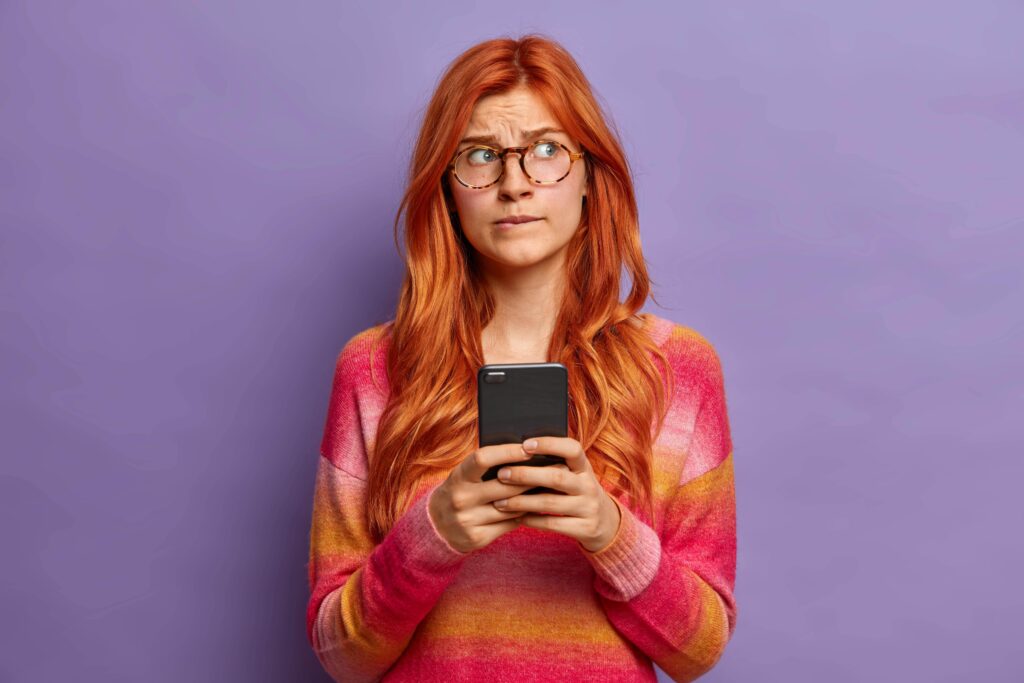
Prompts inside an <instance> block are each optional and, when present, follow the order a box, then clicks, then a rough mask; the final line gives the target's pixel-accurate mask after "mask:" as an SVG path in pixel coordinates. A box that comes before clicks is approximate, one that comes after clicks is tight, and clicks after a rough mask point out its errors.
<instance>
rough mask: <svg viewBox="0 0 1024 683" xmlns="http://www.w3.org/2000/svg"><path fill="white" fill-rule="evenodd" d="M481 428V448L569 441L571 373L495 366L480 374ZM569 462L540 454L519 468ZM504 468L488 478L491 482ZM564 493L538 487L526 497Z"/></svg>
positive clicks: (558, 367) (555, 367) (553, 367)
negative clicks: (539, 438)
mask: <svg viewBox="0 0 1024 683" xmlns="http://www.w3.org/2000/svg"><path fill="white" fill-rule="evenodd" d="M476 379H477V394H476V397H477V400H476V405H477V423H478V425H479V428H480V445H481V446H493V445H495V444H503V443H522V442H523V441H526V440H527V439H529V438H530V437H532V436H562V437H564V436H568V428H569V425H568V423H569V371H568V370H567V369H566V367H565V366H564V365H562V364H561V363H492V364H490V365H484V366H483V367H481V368H480V369H479V370H478V371H477V374H476ZM564 462H565V458H562V457H560V456H557V455H548V454H546V453H535V454H534V455H533V457H531V458H530V459H529V460H524V461H521V462H515V463H513V464H514V465H529V466H533V467H544V466H546V465H557V464H559V463H564ZM503 466H504V465H495V466H494V467H491V468H488V470H487V471H486V472H484V474H483V477H482V479H483V480H484V481H487V480H489V479H494V478H495V477H497V476H498V470H499V469H501V468H502V467H503ZM534 493H564V492H563V491H558V490H555V489H551V488H548V487H546V486H534V487H533V488H532V489H527V490H526V491H523V494H524V495H526V494H534Z"/></svg>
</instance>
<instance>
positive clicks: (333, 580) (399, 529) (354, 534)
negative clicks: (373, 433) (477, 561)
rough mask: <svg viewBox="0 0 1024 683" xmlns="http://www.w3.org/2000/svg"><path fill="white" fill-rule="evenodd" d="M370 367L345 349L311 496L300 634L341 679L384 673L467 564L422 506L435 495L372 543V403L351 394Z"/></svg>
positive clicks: (356, 351) (355, 350) (352, 348)
mask: <svg viewBox="0 0 1024 683" xmlns="http://www.w3.org/2000/svg"><path fill="white" fill-rule="evenodd" d="M367 359H368V355H366V351H365V349H361V348H359V345H354V344H353V343H351V342H350V344H348V345H346V348H345V349H344V350H343V351H342V352H341V354H340V355H339V359H338V363H337V368H336V371H335V377H334V385H333V389H332V393H331V399H330V405H329V408H328V415H327V426H326V428H325V433H324V439H323V442H322V444H321V454H320V460H319V465H318V467H317V474H316V484H315V487H314V497H313V521H312V527H311V531H310V552H309V567H308V569H309V585H310V599H309V604H308V607H307V612H306V635H307V637H308V639H309V641H310V643H311V644H312V646H313V651H314V652H315V654H316V656H317V659H318V660H319V661H320V663H321V665H322V666H323V667H324V669H325V670H326V671H327V673H329V674H330V675H331V677H332V678H333V679H335V680H338V681H341V680H345V681H372V680H376V679H377V678H379V677H380V676H381V674H383V673H384V672H385V671H386V670H387V669H388V668H390V667H391V665H392V664H393V663H394V662H395V661H396V660H397V659H398V657H399V656H400V655H401V654H402V652H403V651H404V650H405V647H406V645H408V643H409V640H410V639H411V638H412V635H413V632H414V631H415V630H416V627H417V625H418V624H419V623H420V622H421V621H422V620H423V618H424V617H425V616H426V615H427V613H428V612H430V610H431V609H432V608H433V607H434V605H435V604H436V603H437V601H438V600H439V599H440V597H441V595H442V593H443V592H444V590H445V589H446V588H447V587H448V585H450V584H451V582H452V581H454V580H455V577H456V576H457V574H458V571H459V569H460V568H461V566H462V563H463V561H464V560H465V558H466V557H468V554H465V553H460V552H458V551H457V550H455V549H454V548H452V547H451V546H449V545H448V543H447V542H446V541H445V540H444V539H443V538H442V537H441V536H440V535H439V534H438V533H437V530H436V529H435V528H434V526H433V523H432V521H431V519H430V516H429V515H428V513H427V508H426V505H427V502H428V501H429V498H430V493H431V492H432V491H433V489H430V490H429V491H427V492H426V494H424V495H422V496H420V497H419V498H417V499H416V500H415V501H414V502H413V503H412V504H411V506H410V507H409V509H408V510H407V511H406V513H405V514H404V515H403V516H402V517H401V518H399V520H398V521H397V522H396V524H395V525H394V527H393V528H392V529H391V531H390V532H389V533H388V535H387V536H386V537H385V538H384V540H383V541H382V542H381V543H380V544H378V545H376V546H375V545H374V543H373V540H372V538H371V536H370V534H369V529H368V526H367V521H366V501H367V488H366V481H365V474H364V472H365V463H366V450H365V449H366V447H365V444H366V442H367V441H366V439H365V438H364V434H363V431H362V429H363V428H362V424H363V423H362V421H361V420H362V416H361V415H360V408H361V407H363V408H364V413H370V412H371V408H370V407H369V406H370V404H369V403H368V401H369V400H371V399H366V398H363V400H362V401H361V397H360V392H358V391H357V389H358V387H359V386H363V387H364V389H366V388H368V382H369V379H368V377H369V375H368V373H369V367H368V360H367ZM365 393H369V392H368V391H366V392H365ZM374 428H375V427H374ZM353 472H354V473H353Z"/></svg>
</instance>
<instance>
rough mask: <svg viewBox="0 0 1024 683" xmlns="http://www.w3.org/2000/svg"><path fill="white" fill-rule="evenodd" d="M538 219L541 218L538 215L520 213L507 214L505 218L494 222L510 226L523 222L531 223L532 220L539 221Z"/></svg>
mask: <svg viewBox="0 0 1024 683" xmlns="http://www.w3.org/2000/svg"><path fill="white" fill-rule="evenodd" d="M537 220H540V219H539V218H538V217H537V216H526V215H518V216H505V217H504V218H499V219H498V220H496V221H494V222H495V224H496V225H498V226H503V225H504V226H509V225H520V224H522V223H531V222H533V221H537Z"/></svg>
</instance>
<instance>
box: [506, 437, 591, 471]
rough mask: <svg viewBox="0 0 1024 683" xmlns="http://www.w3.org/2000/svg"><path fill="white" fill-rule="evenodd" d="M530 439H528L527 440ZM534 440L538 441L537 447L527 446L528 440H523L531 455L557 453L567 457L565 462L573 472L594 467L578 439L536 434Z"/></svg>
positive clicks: (524, 447) (526, 449)
mask: <svg viewBox="0 0 1024 683" xmlns="http://www.w3.org/2000/svg"><path fill="white" fill-rule="evenodd" d="M529 440H530V439H527V441H529ZM532 440H534V441H536V442H537V447H536V448H526V446H525V443H526V442H523V443H524V445H523V449H524V450H525V451H526V452H527V453H529V454H531V455H533V454H535V453H546V454H548V455H557V456H559V457H561V458H564V459H565V464H566V465H568V466H569V469H570V470H572V471H573V472H586V471H587V470H590V469H592V468H591V466H590V460H588V459H587V454H586V452H584V450H583V447H582V446H581V445H580V442H579V441H577V440H576V439H570V438H568V437H563V436H535V437H533V439H532Z"/></svg>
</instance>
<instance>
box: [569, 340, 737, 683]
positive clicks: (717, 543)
mask: <svg viewBox="0 0 1024 683" xmlns="http://www.w3.org/2000/svg"><path fill="white" fill-rule="evenodd" d="M701 355H702V358H701V364H702V366H703V368H704V369H703V370H701V371H700V374H701V379H700V380H699V381H698V384H697V386H698V388H699V387H701V386H703V390H702V391H703V394H702V396H703V398H702V400H701V403H700V407H699V408H698V409H697V412H696V418H695V422H694V428H693V434H692V437H691V439H690V446H689V449H688V452H687V454H686V457H687V463H686V467H684V470H683V477H682V478H683V482H682V484H681V485H680V486H679V487H678V488H677V489H676V490H675V491H674V492H673V495H672V497H671V499H670V500H669V501H668V503H667V504H666V509H665V519H664V525H663V530H662V533H661V536H660V537H659V535H658V534H657V532H655V531H654V529H652V528H651V527H650V526H648V525H647V524H646V523H644V522H643V521H642V520H640V519H638V518H637V517H636V516H635V515H634V514H633V512H632V511H631V510H629V508H627V507H626V506H625V505H622V504H620V503H619V501H617V500H616V501H615V503H616V504H617V505H618V506H619V510H620V512H621V515H622V517H621V522H620V524H619V530H618V532H617V534H616V536H615V538H614V539H613V540H612V541H611V543H610V544H609V545H608V546H606V547H605V548H602V549H601V550H600V551H598V552H596V553H590V552H587V551H586V550H585V549H582V550H583V553H584V555H586V556H587V558H588V560H589V561H590V563H591V564H592V565H593V567H594V570H595V574H596V576H595V579H594V589H595V591H596V592H597V593H598V595H599V599H600V601H601V604H602V605H603V607H604V610H605V613H606V614H607V615H608V619H609V621H611V623H612V625H613V626H614V627H615V628H616V630H618V631H619V632H620V633H622V634H623V635H624V636H625V637H626V638H628V639H629V640H630V641H631V642H633V643H634V644H635V645H636V646H637V647H639V648H640V649H641V650H642V651H643V652H644V653H645V654H647V655H648V656H649V657H650V658H651V659H652V660H653V661H654V662H655V663H656V664H657V665H658V666H659V667H660V668H661V669H663V670H664V671H665V673H667V674H668V675H669V676H671V677H672V680H674V681H692V680H694V679H695V678H697V677H699V676H700V675H702V674H703V673H705V672H707V671H708V670H710V669H711V668H712V667H713V666H714V665H715V663H716V662H717V661H718V659H719V658H720V657H721V656H722V653H723V651H724V650H725V646H726V644H727V643H728V641H729V639H730V638H731V636H732V633H733V631H734V630H735V627H736V602H735V599H734V597H733V590H734V587H735V576H736V501H735V489H734V482H733V458H732V441H731V438H730V434H729V423H728V417H727V414H726V404H725V389H724V381H723V378H722V372H721V365H720V363H719V360H718V357H717V355H716V354H715V353H714V350H713V349H711V347H710V346H707V347H706V352H705V353H703V354H701ZM613 500H615V499H614V498H613Z"/></svg>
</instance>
